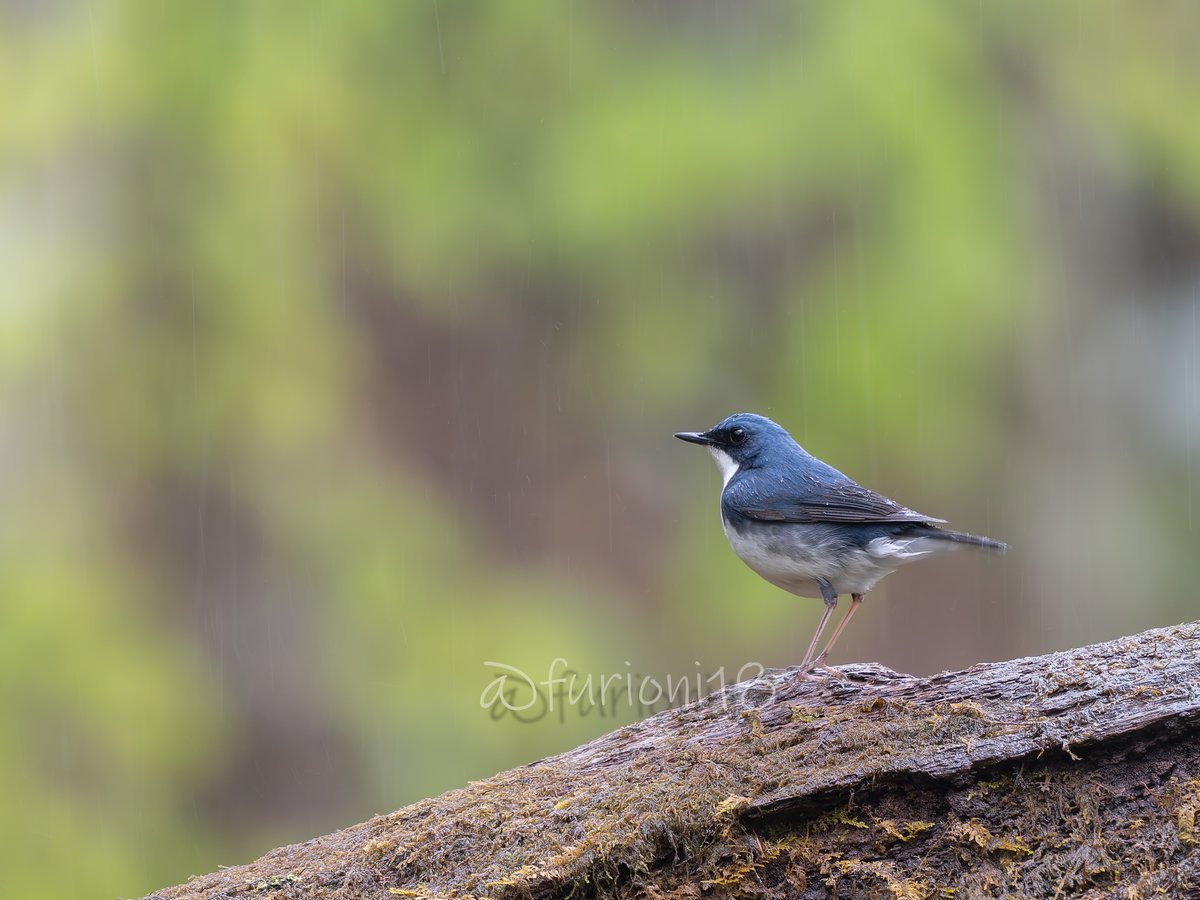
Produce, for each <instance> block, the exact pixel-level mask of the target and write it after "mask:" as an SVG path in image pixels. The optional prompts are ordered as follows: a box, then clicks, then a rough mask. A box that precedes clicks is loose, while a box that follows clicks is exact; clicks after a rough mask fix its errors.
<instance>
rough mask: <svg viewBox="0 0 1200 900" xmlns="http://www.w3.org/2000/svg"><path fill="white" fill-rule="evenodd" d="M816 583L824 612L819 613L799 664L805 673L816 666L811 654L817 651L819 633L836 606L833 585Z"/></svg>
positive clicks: (823, 628) (823, 582)
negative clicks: (814, 629)
mask: <svg viewBox="0 0 1200 900" xmlns="http://www.w3.org/2000/svg"><path fill="white" fill-rule="evenodd" d="M817 583H818V585H820V588H821V596H822V597H823V598H824V600H825V612H823V613H821V621H820V622H818V623H817V630H816V631H815V632H814V633H813V636H812V640H811V641H809V642H808V649H807V650H805V651H804V661H803V662H802V663H800V671H801V672H807V671H808V670H809V669H811V668H812V667H813V666H814V665H816V663H814V662H813V661H812V656H813V653H814V651H816V649H817V642H818V641H820V640H821V632H823V631H824V630H825V626H826V625H827V624H829V617H830V616H831V615H832V614H833V609H834V607H835V606H837V594H836V593H835V592H834V590H833V585H831V584H830V583H829V582H827V581H819V582H817ZM835 636H836V635H835Z"/></svg>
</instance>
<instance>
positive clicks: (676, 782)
mask: <svg viewBox="0 0 1200 900" xmlns="http://www.w3.org/2000/svg"><path fill="white" fill-rule="evenodd" d="M1198 638H1200V623H1192V624H1187V625H1180V626H1177V627H1174V628H1164V629H1156V630H1153V631H1147V632H1145V633H1143V634H1140V635H1137V636H1135V637H1130V638H1125V639H1122V640H1116V641H1110V642H1108V643H1103V644H1096V645H1094V646H1091V647H1084V648H1081V649H1078V650H1071V651H1067V652H1062V653H1053V654H1050V655H1047V656H1041V657H1030V658H1026V659H1017V660H1012V661H1009V662H998V663H986V664H981V665H976V666H973V667H971V668H969V669H966V670H963V671H960V672H949V673H943V674H941V675H936V676H934V677H932V678H915V677H913V676H911V675H902V674H899V673H897V672H893V671H891V670H890V669H886V668H884V667H882V666H878V665H847V666H840V667H835V668H831V669H827V670H821V671H818V672H817V673H814V674H813V675H811V676H808V677H805V676H803V675H800V674H799V673H798V672H797V671H795V670H791V669H789V670H783V671H777V672H771V673H768V674H766V675H764V676H763V677H761V678H758V679H756V680H753V681H748V682H743V683H740V684H736V685H732V686H730V687H728V688H726V689H724V690H721V691H718V692H716V693H714V694H711V695H709V696H707V697H705V698H703V699H701V700H699V701H697V702H695V703H691V704H689V705H687V706H684V707H681V708H679V709H674V710H668V711H665V712H662V713H659V714H657V715H654V716H651V717H650V718H648V719H646V720H644V721H642V722H639V723H637V724H635V725H630V726H628V727H625V728H621V729H619V730H618V731H614V732H612V733H611V734H608V735H605V736H604V737H601V738H599V739H597V740H595V741H593V742H591V743H589V744H586V745H584V746H582V747H579V748H577V749H575V750H572V751H570V752H567V753H563V754H561V755H559V756H555V757H551V758H548V759H544V760H541V761H539V762H536V763H532V764H530V765H527V766H523V767H521V768H518V769H513V770H512V771H509V772H504V773H501V774H499V775H496V776H495V777H493V778H489V779H487V780H485V781H479V782H475V783H472V784H470V785H468V786H467V787H464V788H461V789H458V790H454V791H450V792H448V793H446V794H443V795H441V796H440V797H435V798H432V799H429V800H424V801H422V802H420V803H416V804H413V805H412V806H409V807H405V808H404V809H401V810H399V811H397V812H394V813H391V814H389V815H383V816H378V817H376V818H374V819H371V820H370V821H368V822H365V823H363V824H361V825H357V826H354V827H352V828H348V829H346V830H344V831H339V832H336V833H334V834H330V835H326V836H325V837H320V838H316V839H314V840H310V841H308V842H306V843H303V844H297V845H294V846H290V847H284V848H281V849H279V850H275V851H272V852H271V853H268V854H267V855H266V856H264V857H262V858H261V859H259V860H258V861H257V862H254V863H251V864H249V865H246V866H241V867H238V868H230V869H225V870H223V871H220V872H216V873H213V874H211V875H205V876H202V877H197V878H193V879H192V880H190V881H189V882H187V883H186V884H183V885H180V886H177V887H174V888H168V889H166V890H162V891H159V892H157V893H155V894H151V895H150V897H151V898H154V900H169V898H170V900H183V898H216V897H241V896H246V897H270V898H314V897H331V898H332V897H340V898H360V897H364V898H368V897H369V898H381V900H382V898H388V900H391V898H395V897H397V896H399V897H417V898H433V897H455V898H465V897H489V898H496V900H503V898H531V897H532V898H543V897H545V898H550V897H566V896H574V897H590V896H616V897H638V896H647V897H666V896H671V897H681V898H682V897H732V896H756V897H788V898H795V897H812V898H819V897H898V898H924V897H959V898H969V897H1014V896H1017V897H1020V896H1028V897H1079V896H1087V897H1109V896H1112V897H1151V896H1163V897H1189V896H1200V846H1197V845H1198V844H1200V825H1198V823H1197V817H1198V816H1200V744H1198V742H1197V737H1200V658H1198V656H1197V653H1196V651H1197V646H1198V644H1197V639H1198Z"/></svg>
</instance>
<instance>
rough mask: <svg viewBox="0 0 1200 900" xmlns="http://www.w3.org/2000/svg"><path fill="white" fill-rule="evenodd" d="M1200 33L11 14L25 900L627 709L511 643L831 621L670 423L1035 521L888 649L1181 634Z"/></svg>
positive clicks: (886, 17) (904, 16) (923, 504)
mask: <svg viewBox="0 0 1200 900" xmlns="http://www.w3.org/2000/svg"><path fill="white" fill-rule="evenodd" d="M1198 20H1200V14H1198V12H1197V7H1194V6H1193V5H1190V4H1186V3H1174V4H1171V3H1163V4H1154V5H1153V6H1152V7H1151V8H1147V7H1145V6H1143V5H1134V4H1117V3H1114V4H1108V5H1105V6H1103V7H1101V6H1099V5H1094V4H1087V3H1083V2H1072V3H1068V2H1056V3H1042V4H1032V3H1021V4H1002V3H987V4H982V3H981V4H950V3H942V2H932V0H930V2H906V3H904V4H893V3H884V2H882V0H879V2H866V0H864V2H853V3H810V4H805V3H785V2H778V3H736V4H733V3H731V4H694V3H588V4H584V3H578V2H554V3H551V2H530V3H483V2H452V0H432V2H411V3H385V2H365V0H362V2H349V3H341V4H333V3H318V2H299V0H296V2H288V3H282V2H276V0H270V2H267V0H260V2H254V3H234V2H211V3H182V2H165V3H151V2H110V3H93V4H72V3H61V4H29V3H21V2H9V3H3V4H0V86H2V87H3V92H4V96H5V97H6V98H8V100H7V102H6V103H5V109H4V113H3V115H2V116H0V237H2V239H0V401H2V402H3V404H4V411H5V414H4V418H3V420H2V421H3V425H2V426H0V428H2V429H3V431H2V432H0V434H2V441H0V484H2V485H3V494H2V496H3V497H4V500H5V503H4V506H5V513H6V515H5V516H4V517H3V519H0V597H2V598H3V599H2V602H0V610H2V612H0V626H2V627H0V673H3V674H2V676H0V693H2V695H3V697H4V701H5V710H6V715H5V717H4V722H5V724H4V727H3V728H2V729H0V768H2V771H3V772H4V793H5V797H6V800H7V801H8V802H6V803H5V804H4V808H3V811H2V812H0V839H2V840H3V842H4V845H5V847H6V849H8V850H9V853H8V854H7V856H8V858H9V859H10V860H11V862H10V863H8V864H6V866H5V867H4V871H3V874H2V875H0V885H2V889H0V893H3V894H4V895H5V896H37V895H46V896H49V895H55V896H66V895H69V894H71V893H78V894H87V895H96V896H113V895H116V894H120V895H132V894H136V893H139V892H142V891H145V890H149V889H151V888H153V887H154V886H156V885H159V884H161V883H164V882H168V881H175V880H180V879H182V878H183V877H185V876H186V875H187V874H188V873H189V872H192V871H198V870H202V869H210V868H213V867H214V866H215V865H216V864H218V863H222V862H226V863H228V862H235V861H239V860H241V859H244V858H247V857H249V856H251V855H253V854H254V853H256V852H258V851H260V850H263V849H266V848H267V847H268V846H273V845H276V844H279V843H281V842H283V841H286V840H292V839H300V838H303V837H305V836H307V835H309V834H311V833H314V832H316V831H321V830H328V829H330V828H333V827H335V826H337V825H339V824H345V823H347V822H349V821H355V820H357V819H360V818H362V817H364V816H366V815H368V814H369V813H370V812H372V811H374V810H379V809H383V808H391V807H394V806H396V805H398V804H400V803H403V802H406V801H409V800H413V799H416V798H417V797H420V796H424V795H426V794H428V793H430V792H433V791H436V790H440V789H443V788H447V787H450V786H453V785H457V784H460V783H462V782H464V781H465V780H467V779H469V778H473V777H479V776H483V775H486V774H490V773H491V772H493V771H496V770H497V769H500V768H503V767H505V766H509V765H514V764H517V763H519V762H522V761H527V760H529V759H532V758H535V757H536V756H538V755H543V754H546V753H549V752H554V751H555V750H558V749H563V748H565V747H568V746H571V745H573V744H575V743H577V742H579V741H581V740H584V739H586V738H587V737H588V736H590V735H594V734H597V733H599V732H601V731H604V730H607V729H608V728H609V727H611V724H612V722H613V719H612V718H611V717H602V716H601V715H600V714H599V713H598V712H595V711H593V713H592V714H590V715H587V716H584V715H580V714H578V713H574V712H573V713H569V714H567V715H565V716H564V717H563V718H562V719H561V720H558V719H556V718H554V717H548V718H547V719H546V720H544V721H542V722H540V723H538V724H537V725H536V726H534V725H521V724H519V723H517V722H515V721H514V720H513V719H512V717H507V718H505V719H501V720H500V721H494V720H493V719H492V718H491V717H490V716H489V715H488V713H487V712H486V711H485V710H482V709H480V707H479V695H480V692H481V690H482V689H483V687H484V686H485V684H486V682H487V677H488V672H487V670H485V668H484V666H483V662H484V661H485V660H498V661H503V662H505V663H508V664H511V665H515V666H521V667H524V668H526V669H527V670H528V671H530V672H532V673H537V675H538V677H541V676H542V675H543V673H544V672H545V669H546V667H547V665H548V664H549V663H550V661H551V660H552V659H554V658H555V657H559V656H561V657H564V658H566V659H568V660H569V661H570V664H571V665H572V666H573V667H574V668H576V669H578V670H579V671H581V672H595V673H605V672H607V673H614V672H616V673H620V672H632V671H637V672H649V671H654V672H683V673H688V672H693V671H699V670H700V669H701V668H702V669H703V670H704V671H705V672H711V671H713V670H714V669H716V668H717V667H719V666H722V665H725V666H729V667H731V669H732V670H736V668H737V667H738V666H739V665H740V664H741V663H742V662H744V661H745V660H747V659H751V658H753V659H759V660H762V661H763V662H764V663H770V664H785V663H787V662H788V661H790V660H794V657H795V652H794V651H795V649H796V647H797V646H799V645H800V644H801V643H802V641H803V632H804V630H805V629H806V628H807V627H809V625H810V621H811V619H812V618H814V617H815V613H816V610H815V609H812V608H810V607H809V606H807V605H805V604H802V603H792V602H785V601H782V600H781V598H780V596H779V594H778V592H776V591H774V589H772V588H770V587H769V586H767V585H764V584H760V583H758V582H757V581H756V580H754V579H752V578H751V577H750V576H749V575H748V573H747V572H746V571H745V570H744V569H742V568H741V566H740V564H738V563H737V561H736V560H735V559H734V558H733V557H732V554H730V553H728V551H727V550H726V549H725V548H724V547H723V546H722V539H721V536H720V534H719V529H718V528H717V527H716V519H715V511H714V508H713V507H714V498H713V496H712V495H713V493H714V492H715V476H713V475H712V473H711V472H709V471H707V470H706V469H705V468H704V461H703V460H699V459H697V457H696V455H695V454H694V451H689V450H688V449H687V448H683V447H681V446H671V444H670V441H669V437H668V435H669V433H670V432H671V431H674V430H676V429H678V428H685V427H687V428H691V427H704V426H706V425H708V424H711V422H712V421H715V420H716V419H717V418H719V417H721V416H723V415H724V414H726V413H728V412H731V411H733V410H734V409H739V408H745V409H754V410H758V411H762V412H766V413H768V414H771V415H772V416H774V417H775V418H777V419H779V420H780V421H781V422H783V423H785V424H786V425H788V426H789V427H791V428H792V429H793V430H794V432H795V433H796V434H797V436H798V437H800V439H801V441H802V443H805V444H806V445H807V446H809V447H810V449H812V450H813V451H814V452H817V453H818V454H820V455H822V456H825V457H827V458H829V459H831V460H833V461H834V462H835V463H836V464H837V465H839V467H841V468H843V469H845V470H846V471H848V472H850V473H852V474H854V475H855V476H856V477H859V478H860V479H861V480H864V481H866V482H867V483H869V484H872V485H873V486H876V487H879V488H880V489H883V490H885V491H886V492H888V493H891V494H894V495H896V496H898V497H899V499H901V500H902V501H903V502H906V503H909V504H911V505H914V506H916V507H917V508H921V509H927V510H928V511H929V512H930V513H934V514H944V515H953V516H954V518H955V519H956V523H958V522H961V523H962V524H963V525H964V526H971V527H974V528H975V529H976V530H983V531H986V530H995V531H996V532H997V536H1000V537H1004V538H1006V539H1008V540H1010V541H1011V542H1013V543H1014V545H1016V546H1017V547H1018V548H1021V547H1024V548H1025V551H1026V552H1025V554H1024V555H1023V556H1022V557H1021V558H1019V559H1016V560H1013V561H1010V562H1008V563H1006V564H1005V566H1006V567H1005V568H1003V569H1001V568H999V567H998V566H997V565H996V564H992V563H975V562H963V563H961V564H959V565H958V567H957V568H955V569H952V570H942V572H941V575H940V576H935V577H934V578H933V580H932V581H926V582H920V581H910V582H901V583H900V584H899V585H898V586H897V587H895V588H891V587H889V588H887V589H886V590H885V591H883V592H881V593H882V594H883V595H884V596H887V595H888V592H890V596H891V597H892V598H893V600H892V601H891V603H889V604H883V603H881V604H879V605H878V607H877V609H876V610H874V611H873V612H872V614H871V615H874V616H875V619H874V620H872V621H873V622H874V623H875V624H874V625H873V626H872V625H867V624H865V623H864V622H863V620H864V619H867V618H868V616H867V614H864V616H862V617H860V619H859V620H858V621H857V622H856V625H858V626H859V627H860V628H861V629H862V630H861V631H860V633H859V634H858V635H857V636H854V635H848V637H847V646H848V647H849V648H854V651H856V652H857V654H859V655H870V656H872V657H874V658H879V659H881V660H882V661H884V662H887V663H889V664H892V665H896V666H898V667H904V666H907V667H909V668H921V667H922V666H924V667H925V669H926V670H932V669H936V668H941V667H945V666H949V665H952V664H958V663H961V662H964V661H970V660H971V659H975V658H979V657H980V656H991V655H1009V654H1012V653H1017V652H1032V651H1034V650H1037V649H1042V648H1043V647H1044V646H1046V645H1056V644H1064V643H1065V644H1075V643H1081V642H1082V641H1083V640H1086V639H1091V638H1097V637H1103V636H1111V634H1112V633H1115V632H1114V629H1115V630H1117V631H1119V630H1121V629H1125V628H1132V627H1139V626H1143V625H1150V624H1161V623H1162V622H1163V621H1164V620H1174V619H1176V618H1180V617H1183V616H1185V615H1186V614H1187V613H1188V611H1189V610H1188V606H1187V605H1186V601H1179V600H1176V601H1174V604H1173V605H1172V601H1171V600H1170V598H1171V597H1172V596H1176V597H1180V596H1182V594H1181V593H1180V591H1181V590H1182V588H1183V587H1184V586H1186V585H1187V584H1189V583H1190V579H1191V578H1192V577H1193V576H1194V575H1195V574H1196V568H1197V563H1196V561H1195V559H1194V550H1193V547H1194V543H1193V540H1192V532H1191V512H1192V501H1193V496H1194V492H1193V489H1192V483H1191V478H1190V473H1191V471H1192V462H1191V452H1192V447H1193V440H1192V439H1193V435H1194V433H1195V432H1194V425H1195V423H1196V422H1197V418H1198V413H1197V404H1196V396H1197V394H1196V386H1197V380H1198V379H1200V364H1198V360H1197V354H1196V340H1197V332H1196V330H1195V325H1194V321H1195V304H1196V296H1197V293H1198V292H1197V288H1196V285H1197V284H1200V268H1198V260H1200V256H1198V255H1197V253H1196V249H1197V240H1196V235H1197V233H1198V231H1200V229H1198V226H1197V223H1198V222H1200V163H1198V162H1197V160H1200V118H1198V117H1196V116H1195V115H1192V114H1191V107H1192V106H1194V100H1195V98H1196V97H1197V95H1198V91H1200V57H1197V54H1195V53H1194V52H1192V49H1193V48H1194V47H1196V46H1198V43H1197V39H1198V38H1200V21H1198ZM1189 317H1190V318H1189ZM1189 322H1191V323H1193V324H1191V325H1188V323H1189ZM1130 328H1133V329H1134V332H1136V334H1133V333H1132V332H1130V331H1129V329H1130ZM1188 328H1191V329H1192V330H1191V331H1190V332H1189V331H1188V330H1187V329H1188ZM1131 334H1133V336H1130V335H1131ZM1167 338H1177V339H1178V341H1179V342H1178V343H1176V344H1171V345H1170V346H1172V347H1174V348H1175V352H1173V353H1169V354H1168V353H1164V352H1163V351H1162V349H1161V347H1162V346H1163V345H1162V344H1161V341H1160V339H1163V340H1165V339H1167ZM1164 359H1165V361H1164ZM1163 384H1168V385H1172V386H1182V387H1180V388H1179V389H1178V390H1167V389H1164V388H1163ZM1172 397H1174V398H1176V399H1175V400H1172V399H1171V398H1172ZM1180 398H1182V399H1180ZM1148 408H1149V409H1150V410H1154V409H1158V410H1160V412H1161V414H1159V413H1154V412H1147V409H1148ZM1180 484H1186V490H1181V489H1179V488H1178V485H1180ZM1114 509H1119V510H1120V516H1119V520H1117V521H1118V523H1119V524H1116V525H1114V524H1113V522H1114V520H1113V510H1114ZM1106 517H1107V518H1106ZM1105 522H1107V523H1109V524H1108V525H1107V527H1105V526H1104V525H1102V524H1100V523H1105ZM1131 558H1132V559H1136V560H1137V561H1138V565H1137V568H1138V571H1137V574H1136V577H1131V576H1130V575H1129V569H1130V565H1129V560H1130V559H1131ZM899 577H900V576H897V578H899ZM939 578H940V580H939ZM922 584H923V585H924V587H923V588H922V586H921V585H922ZM1130 591H1135V592H1136V595H1137V599H1138V600H1139V603H1138V604H1137V605H1136V606H1133V607H1131V606H1130V605H1129V604H1128V603H1127V602H1126V601H1127V597H1128V594H1129V592H1130ZM950 593H953V594H954V596H955V597H956V598H962V597H964V595H965V596H967V597H970V598H972V600H971V605H970V609H971V610H973V611H969V612H963V611H960V612H958V613H954V612H953V611H951V612H949V613H948V612H947V611H946V606H947V605H946V604H945V603H944V602H943V600H942V599H940V598H942V597H944V596H946V595H948V594H950ZM1152 598H1161V599H1160V600H1159V601H1158V603H1159V605H1156V603H1155V602H1152ZM901 603H905V604H907V605H904V606H900V607H899V608H900V609H901V610H903V611H901V612H896V611H892V612H889V611H888V610H889V609H891V610H895V609H896V607H897V605H899V604H901ZM960 607H961V605H960ZM947 615H950V616H953V615H958V616H959V618H957V619H954V620H953V621H950V620H948V619H947V618H946V617H947ZM872 629H873V630H872ZM854 641H858V643H857V644H855V643H854ZM631 715H633V713H632V712H630V711H628V710H625V711H624V712H622V713H619V715H618V719H617V720H618V721H621V720H624V719H628V718H629V717H630V716H631ZM622 716H623V717H624V718H623V719H622V718H621V717H622Z"/></svg>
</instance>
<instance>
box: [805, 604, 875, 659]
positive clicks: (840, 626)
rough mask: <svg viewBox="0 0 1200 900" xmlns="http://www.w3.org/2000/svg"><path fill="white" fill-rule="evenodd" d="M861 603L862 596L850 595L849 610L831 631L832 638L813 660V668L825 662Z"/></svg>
mask: <svg viewBox="0 0 1200 900" xmlns="http://www.w3.org/2000/svg"><path fill="white" fill-rule="evenodd" d="M862 602H863V595H862V594H851V595H850V608H849V609H847V610H846V612H845V615H843V616H842V621H840V622H838V624H837V628H835V629H833V637H831V638H830V639H829V643H828V644H826V645H825V649H824V650H822V651H821V655H820V656H818V657H817V658H816V659H814V660H813V665H814V666H819V665H820V664H821V663H822V662H823V661H824V660H825V657H827V656H828V655H829V651H830V650H832V649H833V645H834V644H836V643H837V639H838V635H840V634H841V633H842V629H843V628H845V627H846V623H847V622H849V621H850V617H851V616H852V615H854V611H855V610H856V609H858V607H859V605H860V604H861V603H862Z"/></svg>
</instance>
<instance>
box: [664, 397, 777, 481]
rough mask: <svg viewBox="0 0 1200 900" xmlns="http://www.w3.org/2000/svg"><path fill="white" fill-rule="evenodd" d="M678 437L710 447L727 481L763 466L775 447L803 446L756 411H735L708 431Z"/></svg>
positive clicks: (688, 432) (680, 433)
mask: <svg viewBox="0 0 1200 900" xmlns="http://www.w3.org/2000/svg"><path fill="white" fill-rule="evenodd" d="M675 437H677V438H679V439H680V440H681V441H689V442H691V443H693V444H701V445H703V446H705V447H707V448H708V451H709V453H711V454H712V455H713V459H715V460H716V461H717V465H718V466H719V467H720V469H721V477H722V478H723V479H724V481H725V483H726V484H729V479H730V478H732V477H733V476H734V475H735V474H736V473H737V472H738V471H739V470H741V469H749V468H754V467H755V466H757V465H760V464H761V463H762V462H763V461H764V460H765V458H766V457H768V456H769V455H771V452H772V451H773V450H779V449H783V448H787V449H789V450H793V451H794V450H799V449H800V448H799V446H798V445H797V444H796V442H795V441H794V440H792V436H791V435H790V434H788V433H787V432H786V431H784V430H783V428H781V427H780V426H779V425H776V424H775V423H774V422H772V421H771V420H770V419H768V418H766V417H765V416H756V415H754V413H735V414H734V415H732V416H730V417H729V418H727V419H722V420H721V421H720V422H718V423H717V424H716V425H714V426H713V427H712V428H710V429H708V431H680V432H679V433H677V434H676V435H675Z"/></svg>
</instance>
